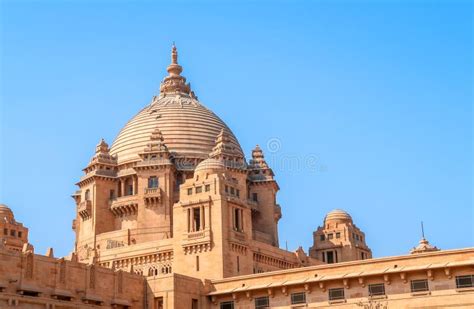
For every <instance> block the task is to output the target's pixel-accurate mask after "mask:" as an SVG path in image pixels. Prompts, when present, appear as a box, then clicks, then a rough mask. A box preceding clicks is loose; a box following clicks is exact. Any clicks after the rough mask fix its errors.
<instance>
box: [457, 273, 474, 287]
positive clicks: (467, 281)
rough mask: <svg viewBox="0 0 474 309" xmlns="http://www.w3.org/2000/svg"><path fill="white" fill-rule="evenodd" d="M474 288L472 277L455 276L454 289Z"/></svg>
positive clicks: (473, 276) (473, 277) (473, 278)
mask: <svg viewBox="0 0 474 309" xmlns="http://www.w3.org/2000/svg"><path fill="white" fill-rule="evenodd" d="M473 286H474V275H467V276H456V288H458V289H462V288H472V287H473Z"/></svg>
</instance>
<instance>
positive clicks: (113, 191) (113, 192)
mask: <svg viewBox="0 0 474 309" xmlns="http://www.w3.org/2000/svg"><path fill="white" fill-rule="evenodd" d="M113 199H115V190H110V192H109V200H113Z"/></svg>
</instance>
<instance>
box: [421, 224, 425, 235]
mask: <svg viewBox="0 0 474 309" xmlns="http://www.w3.org/2000/svg"><path fill="white" fill-rule="evenodd" d="M421 237H422V238H423V239H425V228H424V227H423V221H421Z"/></svg>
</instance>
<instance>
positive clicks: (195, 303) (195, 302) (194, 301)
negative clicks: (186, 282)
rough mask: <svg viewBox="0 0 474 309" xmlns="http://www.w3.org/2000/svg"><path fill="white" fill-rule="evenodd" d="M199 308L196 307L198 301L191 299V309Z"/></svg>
mask: <svg viewBox="0 0 474 309" xmlns="http://www.w3.org/2000/svg"><path fill="white" fill-rule="evenodd" d="M198 308H199V306H198V300H197V299H195V298H193V300H192V304H191V309H198Z"/></svg>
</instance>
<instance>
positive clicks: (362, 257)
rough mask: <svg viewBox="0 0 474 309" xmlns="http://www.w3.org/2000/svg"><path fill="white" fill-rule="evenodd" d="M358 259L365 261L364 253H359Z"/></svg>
mask: <svg viewBox="0 0 474 309" xmlns="http://www.w3.org/2000/svg"><path fill="white" fill-rule="evenodd" d="M360 259H361V260H365V254H364V252H361V253H360Z"/></svg>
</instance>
